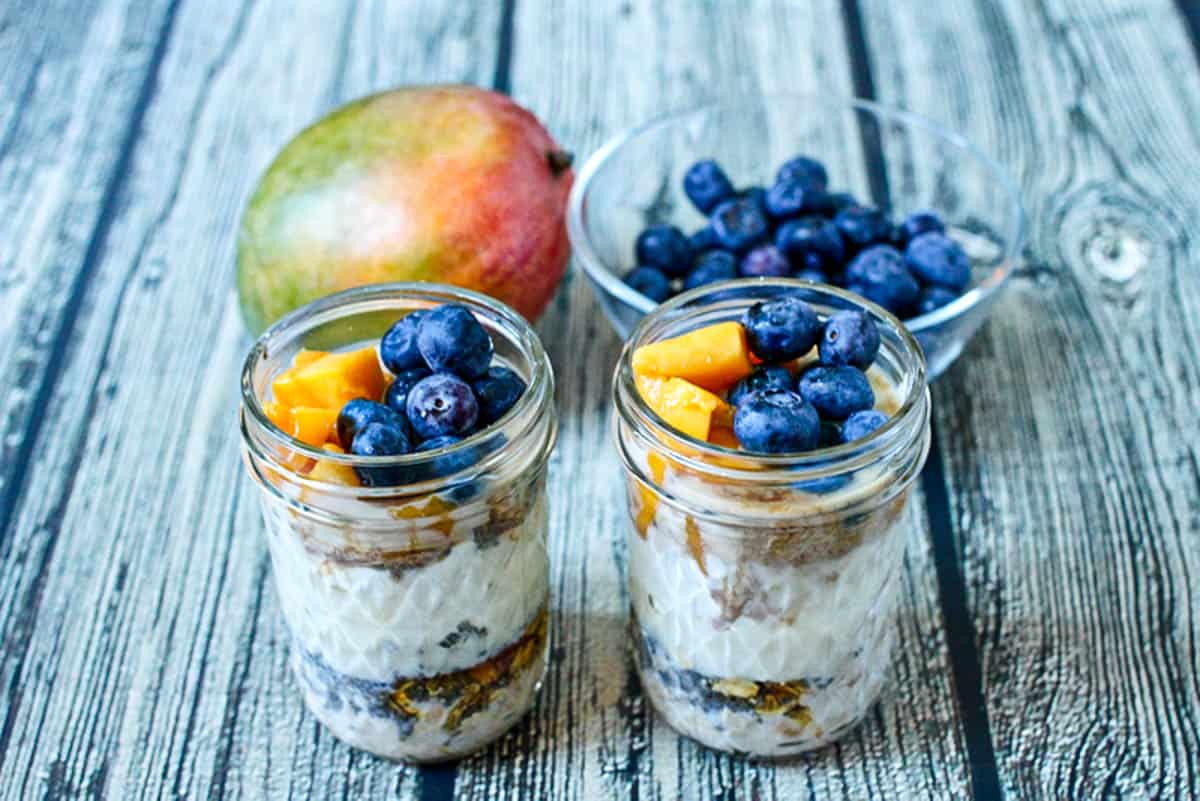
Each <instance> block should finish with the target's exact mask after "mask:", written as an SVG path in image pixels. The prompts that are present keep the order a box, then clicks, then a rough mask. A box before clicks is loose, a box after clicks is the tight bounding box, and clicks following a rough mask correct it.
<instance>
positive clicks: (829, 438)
mask: <svg viewBox="0 0 1200 801" xmlns="http://www.w3.org/2000/svg"><path fill="white" fill-rule="evenodd" d="M841 444H842V425H841V423H839V422H837V421H836V420H822V421H821V436H820V440H819V442H818V445H819V446H820V447H822V448H832V447H833V446H834V445H841Z"/></svg>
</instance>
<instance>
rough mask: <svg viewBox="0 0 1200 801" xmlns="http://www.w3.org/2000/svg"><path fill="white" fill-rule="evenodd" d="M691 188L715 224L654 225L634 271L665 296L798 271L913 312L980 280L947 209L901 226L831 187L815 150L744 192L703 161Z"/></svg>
mask: <svg viewBox="0 0 1200 801" xmlns="http://www.w3.org/2000/svg"><path fill="white" fill-rule="evenodd" d="M683 190H684V193H685V194H686V195H687V196H688V198H689V199H690V200H691V201H692V203H693V204H694V205H695V206H696V208H697V209H699V210H700V212H701V213H702V214H704V215H706V216H707V217H708V219H709V222H708V224H707V225H705V226H704V227H703V228H701V229H699V230H698V231H696V232H695V233H693V234H692V235H691V236H690V237H689V236H686V235H685V234H684V233H683V232H682V231H680V230H679V229H678V228H676V227H675V226H673V225H652V226H650V227H649V228H646V229H645V230H643V231H642V232H641V234H640V235H638V238H637V242H636V245H635V255H636V257H637V266H636V267H634V268H633V269H632V270H631V271H630V272H629V273H628V274H627V275H626V276H625V283H626V284H628V285H629V286H631V287H633V288H634V289H635V290H637V291H638V292H640V293H641V294H643V295H645V296H646V297H648V298H650V299H651V300H653V301H655V302H656V303H661V302H663V301H664V300H667V299H668V298H669V297H671V296H672V295H674V294H676V293H678V292H680V291H683V290H688V289H695V288H696V287H698V286H703V285H705V284H711V283H715V282H717V281H727V280H730V279H732V278H737V277H739V276H742V277H754V276H765V277H782V276H794V277H796V278H803V279H807V280H809V281H816V282H818V283H826V284H835V285H837V286H842V287H845V288H846V289H849V290H850V291H852V292H856V293H857V294H859V295H862V296H863V297H866V298H868V299H870V300H873V301H874V302H876V303H878V304H879V305H881V306H883V307H884V308H886V309H887V310H888V311H891V312H892V313H893V314H896V315H897V316H899V317H901V318H905V319H907V318H910V317H915V316H917V315H920V314H925V313H927V312H931V311H933V310H934V309H937V308H940V307H942V306H945V305H946V304H947V303H949V302H950V301H952V300H954V299H955V298H956V297H958V296H959V295H961V294H962V293H963V290H964V289H966V287H967V284H968V283H970V280H971V265H970V262H969V261H968V259H967V254H966V253H965V252H964V251H963V249H962V247H960V246H959V244H958V243H957V242H955V241H954V240H953V239H951V238H950V237H949V236H947V235H946V226H945V224H944V223H943V222H942V220H941V218H940V217H938V215H937V214H935V213H934V212H931V211H921V212H917V213H915V214H912V215H910V216H908V217H907V218H905V219H904V220H902V221H901V222H900V223H899V224H893V223H892V222H891V220H889V219H888V217H887V216H886V215H885V214H884V213H883V212H882V211H880V210H879V209H876V208H872V207H869V206H863V205H860V204H859V203H858V201H857V200H855V199H854V197H853V196H852V195H849V194H847V193H845V192H831V191H829V175H828V173H827V172H826V170H825V167H824V165H822V164H821V163H820V162H819V161H817V160H815V159H812V158H810V157H808V156H796V157H795V158H793V159H791V160H790V161H788V162H786V163H785V164H784V165H783V166H782V167H780V168H779V172H778V173H777V174H776V176H775V183H774V184H772V185H771V187H770V188H769V189H764V188H762V187H749V188H747V189H742V190H737V189H735V188H734V186H733V184H732V183H731V182H730V180H729V178H728V176H726V175H725V173H724V171H723V170H722V169H721V167H720V165H718V164H717V163H716V162H715V161H712V160H710V159H706V160H703V161H698V162H696V163H695V164H693V165H692V166H691V167H690V168H689V169H688V171H687V173H686V174H685V175H684V177H683Z"/></svg>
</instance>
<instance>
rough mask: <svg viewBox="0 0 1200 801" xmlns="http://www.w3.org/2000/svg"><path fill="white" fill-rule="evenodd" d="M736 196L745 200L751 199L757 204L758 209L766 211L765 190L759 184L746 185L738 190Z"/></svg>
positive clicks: (764, 212)
mask: <svg viewBox="0 0 1200 801" xmlns="http://www.w3.org/2000/svg"><path fill="white" fill-rule="evenodd" d="M737 196H738V197H740V198H744V199H746V200H751V201H753V202H754V205H756V206H758V210H759V211H761V212H762V213H763V214H766V213H767V190H766V189H764V188H763V187H761V186H748V187H746V188H745V189H743V190H742V191H741V192H738V194H737Z"/></svg>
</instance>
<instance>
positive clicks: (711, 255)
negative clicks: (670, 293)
mask: <svg viewBox="0 0 1200 801" xmlns="http://www.w3.org/2000/svg"><path fill="white" fill-rule="evenodd" d="M737 275H738V270H737V259H735V258H734V256H733V254H732V253H730V252H729V251H728V250H710V251H709V252H707V253H705V254H704V255H703V256H701V257H700V259H699V260H698V261H697V262H696V266H695V267H693V268H692V271H691V272H690V273H688V274H687V278H685V279H683V288H684V289H695V288H696V287H698V286H704V285H705V284H715V283H717V282H718V281H729V280H732V279H734V278H737Z"/></svg>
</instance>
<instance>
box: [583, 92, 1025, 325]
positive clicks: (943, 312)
mask: <svg viewBox="0 0 1200 801" xmlns="http://www.w3.org/2000/svg"><path fill="white" fill-rule="evenodd" d="M773 100H776V101H779V100H787V101H793V102H799V101H808V102H813V103H819V104H822V105H825V106H836V107H839V108H842V109H843V110H846V109H848V110H853V111H865V112H868V113H870V114H872V115H874V116H875V117H876V118H882V119H888V120H890V121H893V122H900V123H902V124H904V125H906V126H908V127H910V128H916V129H918V130H921V131H923V132H925V133H927V134H929V135H931V136H933V137H935V138H938V139H941V140H943V141H944V142H947V143H949V144H951V145H953V146H955V147H957V148H958V149H960V150H962V151H964V152H966V153H967V154H969V155H970V156H972V157H973V158H975V159H976V160H977V161H979V162H980V163H981V164H982V165H983V166H984V168H985V169H987V170H988V171H989V172H991V173H992V175H993V176H994V177H995V179H996V182H997V184H998V185H999V186H1000V187H1001V188H1002V190H1003V191H1004V194H1005V195H1006V196H1007V204H1006V205H1007V206H1008V214H1007V215H1006V219H1005V220H1004V221H1003V225H1002V228H1003V233H1004V250H1003V254H1002V255H1001V258H1000V262H999V263H998V264H997V265H996V267H995V269H993V270H992V271H991V272H990V273H989V274H988V275H987V276H986V277H985V278H984V279H983V280H982V281H980V282H979V283H977V284H975V285H974V286H972V287H971V288H970V289H969V290H967V291H966V292H964V293H963V294H961V295H959V296H958V297H957V298H955V299H954V300H953V301H951V302H950V303H948V304H946V305H945V306H942V307H941V308H939V309H935V310H933V311H931V312H928V313H926V314H922V315H918V316H917V317H913V318H911V319H908V320H904V321H903V322H904V325H905V326H906V327H907V328H908V329H909V331H911V332H913V333H914V334H917V333H920V332H922V331H927V330H929V329H932V328H937V327H938V326H940V325H942V324H943V323H945V322H946V321H948V320H951V319H954V318H956V317H959V316H961V315H963V314H965V313H966V312H968V311H969V310H971V309H973V308H974V307H976V306H978V305H981V304H982V303H984V302H985V301H988V300H990V299H992V298H994V297H995V296H997V294H998V293H999V291H1000V289H1001V288H1003V286H1004V285H1005V284H1006V283H1007V282H1008V279H1009V278H1010V277H1011V276H1012V272H1013V266H1014V263H1015V261H1016V258H1017V256H1018V255H1019V254H1020V252H1021V248H1022V246H1023V245H1024V240H1025V230H1026V215H1025V207H1024V205H1023V204H1022V202H1021V194H1020V191H1019V189H1018V188H1017V184H1016V182H1015V181H1013V179H1012V177H1011V176H1010V175H1009V174H1008V171H1007V170H1005V169H1004V167H1002V166H1001V165H1000V163H999V162H997V161H996V160H995V159H993V158H991V157H990V156H988V155H987V154H985V153H984V152H983V151H981V150H980V149H979V148H978V147H976V146H975V145H974V144H972V142H971V141H970V140H969V139H967V138H966V137H965V136H963V135H962V134H960V133H958V132H956V131H954V130H952V129H950V128H947V127H946V126H944V125H942V124H941V123H938V122H936V121H934V120H932V119H930V118H928V117H924V116H922V115H920V114H916V113H914V112H911V111H907V110H904V109H900V108H896V107H892V106H886V105H884V104H882V103H877V102H875V101H874V100H868V99H865V98H861V97H851V96H847V95H837V94H816V93H812V92H780V93H770V94H763V95H758V96H756V98H755V99H754V100H752V101H746V100H744V99H743V100H737V101H729V100H715V101H711V102H707V103H704V104H701V105H699V106H694V107H692V108H688V109H684V110H681V111H673V112H670V113H667V114H663V115H660V116H658V117H655V118H653V119H651V120H648V121H647V122H644V123H641V124H640V125H636V126H634V127H632V128H627V129H626V130H624V131H622V132H621V133H618V134H617V135H616V136H613V137H612V138H610V139H609V140H608V141H606V142H605V143H604V144H602V145H601V146H600V147H599V148H598V149H597V150H596V151H595V152H593V153H592V154H591V155H590V156H588V158H587V160H586V161H585V162H584V164H583V166H582V167H581V168H580V169H579V172H578V174H577V176H576V180H575V183H574V185H573V186H572V187H571V193H570V195H569V196H568V198H567V235H568V237H569V238H570V240H571V245H572V247H573V249H574V253H575V256H576V257H577V258H578V259H579V262H580V263H581V264H582V265H583V270H584V272H585V273H586V274H587V276H588V278H589V279H591V281H592V282H593V283H594V284H596V285H598V286H599V287H601V288H602V289H603V290H604V292H605V293H607V294H608V295H611V296H614V297H616V298H617V299H618V300H620V301H622V302H623V303H624V304H625V305H627V306H630V307H632V308H634V309H636V310H637V311H639V312H640V313H641V314H643V315H645V314H649V313H650V312H651V311H652V310H654V309H655V308H656V307H657V306H658V305H659V304H657V303H655V302H654V301H652V300H650V298H647V297H646V296H645V295H642V294H641V293H640V292H637V291H636V290H634V289H633V288H632V287H630V286H628V285H627V284H626V283H625V282H624V281H622V280H621V279H620V278H619V277H618V276H617V274H616V272H614V271H613V270H610V269H608V267H607V266H606V265H605V262H604V260H603V259H601V258H600V256H599V254H598V253H597V252H596V249H595V248H594V247H593V246H592V242H591V237H590V236H589V234H588V229H587V226H586V225H585V224H584V207H585V204H586V199H587V194H588V190H589V188H590V186H591V183H592V179H593V178H594V177H595V175H596V173H597V172H599V171H600V169H601V168H602V167H603V166H604V165H605V164H606V163H607V162H608V160H609V159H610V158H611V157H612V156H613V155H614V154H615V153H617V152H618V151H619V150H621V148H622V147H623V146H624V145H626V144H627V143H629V142H631V141H632V140H634V139H636V138H638V137H639V136H642V135H644V134H647V133H650V132H652V131H656V130H658V129H660V128H665V127H669V126H671V125H674V124H676V123H679V122H680V121H682V120H684V119H686V118H688V117H692V116H695V115H698V114H701V113H705V112H709V111H712V110H714V109H718V108H721V109H725V110H729V111H736V110H737V109H759V108H762V107H763V106H764V105H767V104H769V103H770V102H771V101H773Z"/></svg>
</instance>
